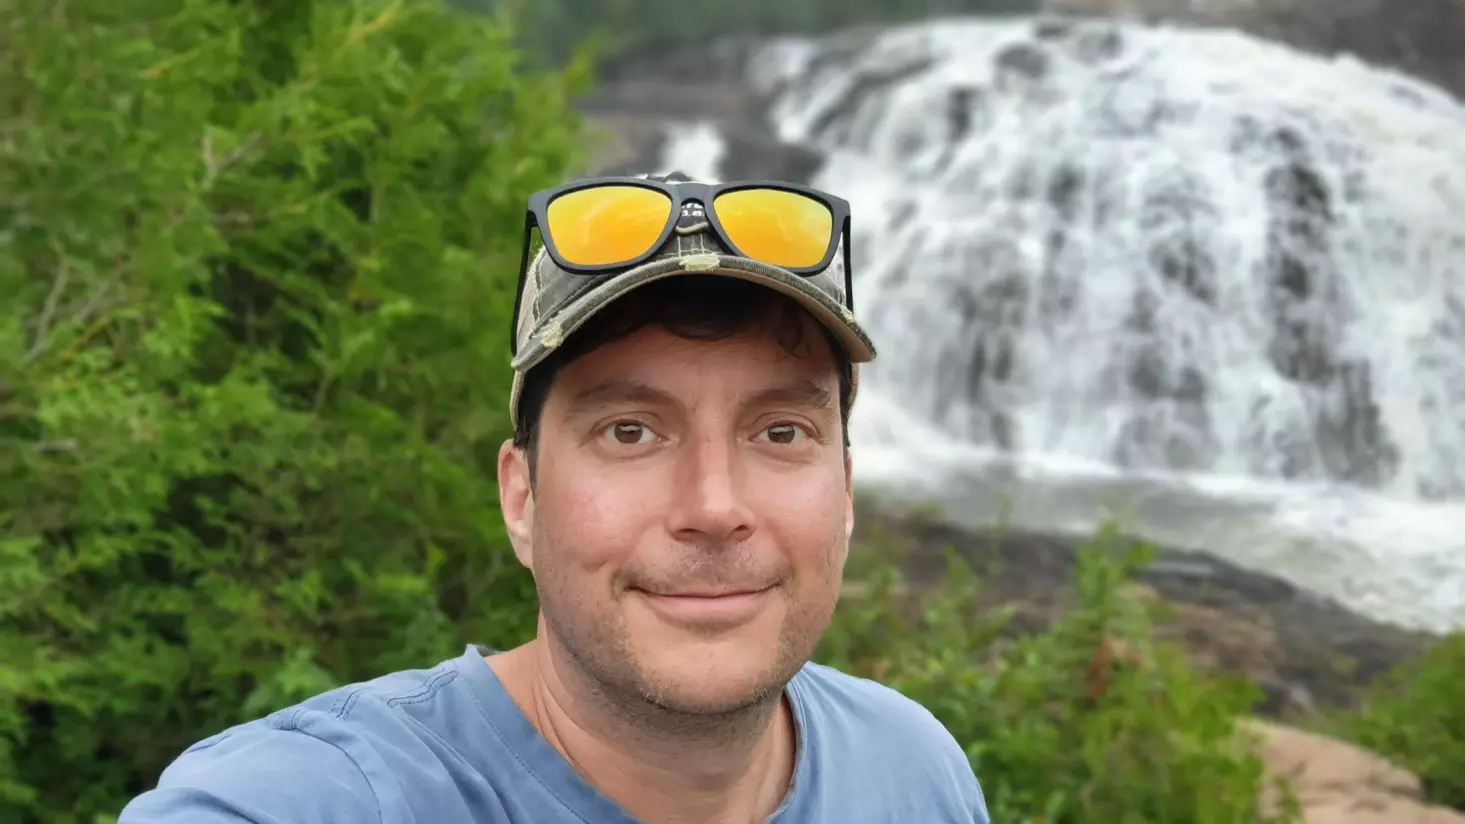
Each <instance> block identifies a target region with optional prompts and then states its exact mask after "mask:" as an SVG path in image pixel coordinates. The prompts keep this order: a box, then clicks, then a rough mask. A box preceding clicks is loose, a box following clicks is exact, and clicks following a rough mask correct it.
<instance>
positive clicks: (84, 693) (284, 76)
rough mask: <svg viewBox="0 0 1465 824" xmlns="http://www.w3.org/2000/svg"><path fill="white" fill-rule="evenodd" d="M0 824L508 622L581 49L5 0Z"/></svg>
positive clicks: (327, 12) (204, 0) (108, 793)
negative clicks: (540, 323)
mask: <svg viewBox="0 0 1465 824" xmlns="http://www.w3.org/2000/svg"><path fill="white" fill-rule="evenodd" d="M0 30H3V31H5V32H6V46H5V49H4V54H3V55H0V89H4V91H5V96H6V107H5V119H4V120H3V121H0V294H4V295H5V296H6V300H7V306H8V307H10V311H8V312H7V313H6V314H5V316H4V317H3V318H0V501H3V502H4V505H3V508H0V821H40V822H46V824H68V823H69V822H90V821H92V820H94V818H95V817H97V816H105V815H107V814H114V813H115V812H116V811H117V810H118V809H119V808H120V807H121V805H122V804H123V803H124V802H125V800H126V799H127V798H128V797H130V796H131V795H133V794H135V793H136V792H139V791H141V790H142V789H145V788H146V787H148V786H150V785H151V784H152V782H153V781H154V780H155V779H156V776H157V773H158V771H159V770H160V769H161V767H162V766H164V765H165V764H166V763H167V762H168V761H169V760H171V759H172V758H173V757H174V756H175V755H176V754H177V753H178V752H179V751H180V750H181V749H182V748H183V747H184V746H186V745H187V744H189V743H191V742H192V741H193V740H196V739H198V738H201V737H203V736H205V735H208V734H211V733H213V732H215V731H217V730H219V729H221V728H223V727H225V726H227V725H229V724H232V723H234V722H237V721H240V720H243V719H245V718H249V717H253V716H255V715H257V714H259V713H261V712H262V711H264V710H266V709H268V708H273V707H277V706H280V705H283V704H285V703H288V702H291V701H293V700H296V699H299V698H303V697H305V696H307V695H310V694H313V693H316V692H318V691H320V690H323V689H326V688H329V687H332V686H334V685H336V684H339V683H343V682H347V681H351V680H356V679H360V678H365V677H370V676H374V675H377V674H379V673H382V672H385V671H390V670H394V669H401V668H404V667H411V666H421V665H425V664H429V663H432V662H435V661H437V660H439V659H440V658H442V657H445V656H447V655H451V654H454V653H456V652H458V651H460V650H461V644H463V643H464V642H465V641H468V640H473V641H484V642H489V643H494V642H499V643H506V644H507V643H515V642H517V641H519V640H521V639H522V638H523V637H524V636H525V635H526V634H527V633H528V632H529V631H530V630H531V629H532V626H533V606H532V582H531V581H530V580H529V578H528V576H527V575H526V574H525V573H523V572H522V571H521V570H520V569H519V568H518V565H517V564H516V563H515V562H514V560H513V558H512V555H511V554H510V553H509V552H508V551H507V548H506V540H505V538H504V536H503V534H502V526H501V523H500V520H499V516H498V512H497V510H496V507H495V503H496V500H497V499H496V492H495V489H494V483H493V479H494V466H495V452H496V450H497V447H498V445H499V443H500V442H501V441H502V439H503V438H504V437H505V436H506V435H507V434H508V421H507V419H506V415H505V412H504V410H505V409H506V393H507V388H508V385H509V381H508V367H507V359H506V348H505V336H506V330H507V328H508V324H509V313H510V311H511V299H512V296H513V289H514V275H515V274H516V270H517V264H518V251H519V241H520V230H521V225H522V224H521V221H522V208H523V206H522V204H523V200H524V197H525V196H526V195H527V193H528V192H529V191H530V190H532V189H534V188H537V187H540V186H543V185H549V184H550V183H552V182H557V181H559V180H561V179H562V178H563V177H564V176H565V174H566V173H567V172H568V171H569V170H570V169H571V168H572V165H573V164H574V163H575V162H576V157H577V152H578V147H577V143H578V140H579V136H578V135H579V132H578V124H577V122H576V121H575V119H574V118H572V117H571V116H570V110H569V106H568V102H567V96H568V95H570V94H571V93H572V92H573V91H574V90H575V89H576V88H577V87H578V86H579V84H580V82H581V80H582V79H583V72H582V71H581V69H580V68H579V64H573V65H571V66H570V67H569V68H568V69H565V70H562V71H559V72H556V73H552V74H542V75H540V74H536V75H529V74H526V73H524V72H522V71H520V70H519V69H518V67H517V66H516V63H515V60H516V57H515V53H514V52H513V50H512V49H511V48H509V42H510V38H511V32H510V30H509V28H508V25H507V23H506V21H504V20H499V19H492V20H491V19H488V18H468V17H465V16H463V15H461V14H459V13H455V12H450V11H447V10H445V9H444V8H443V7H441V6H439V5H437V4H435V3H432V2H425V0H410V2H409V0H398V2H387V0H288V1H287V0H279V1H278V2H251V3H239V2H231V1H230V0H70V2H67V3H64V4H63V3H55V2H50V1H49V0H20V1H19V2H16V3H7V4H4V5H3V6H0Z"/></svg>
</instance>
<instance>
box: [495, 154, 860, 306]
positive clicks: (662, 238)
mask: <svg viewBox="0 0 1465 824" xmlns="http://www.w3.org/2000/svg"><path fill="white" fill-rule="evenodd" d="M684 216H686V217H690V218H695V219H703V218H705V220H706V222H707V225H708V226H709V227H710V228H711V231H712V232H713V234H715V235H716V236H717V238H718V239H719V240H720V241H722V243H723V244H724V245H725V246H726V247H727V248H728V250H729V251H731V252H732V253H733V254H734V255H737V256H739V257H745V258H750V259H752V260H756V261H758V262H760V263H766V264H769V265H771V266H777V267H779V268H780V269H784V270H786V271H788V272H791V273H793V274H795V275H804V276H810V275H815V274H818V273H820V272H822V271H824V270H825V269H828V268H829V266H830V264H832V263H833V262H834V256H835V254H836V253H837V252H838V251H839V250H840V249H841V248H843V250H844V294H845V302H846V304H847V305H849V306H850V308H853V303H854V297H853V291H852V288H851V287H852V285H853V284H852V282H851V272H850V265H849V264H850V261H849V249H850V237H849V232H850V207H849V202H848V201H846V200H844V199H842V198H839V197H836V196H834V195H831V194H829V193H827V192H821V191H819V190H818V189H812V188H809V187H807V186H798V185H795V184H791V183H783V182H777V181H743V182H736V183H720V184H707V183H663V182H661V181H656V180H646V179H643V178H636V177H602V178H593V179H589V180H580V181H575V182H572V183H568V184H565V185H563V186H558V187H555V188H552V189H545V190H543V191H539V192H535V193H534V194H532V195H530V196H529V209H528V213H527V215H526V216H525V220H524V248H523V257H522V260H521V261H520V265H519V294H518V295H516V296H515V307H514V327H513V328H517V327H518V315H519V306H518V303H519V300H520V299H521V298H522V295H523V289H524V279H525V276H526V275H527V273H528V266H529V257H530V255H529V245H530V240H531V238H532V232H533V230H535V229H538V230H539V235H540V238H541V239H542V240H543V242H544V249H545V252H546V253H547V254H548V255H549V257H550V259H551V260H553V261H554V263H555V265H557V266H558V267H559V268H561V269H563V270H564V271H566V272H569V273H572V274H579V275H590V276H604V275H608V274H612V273H614V272H615V271H616V270H623V269H630V268H633V267H635V266H637V265H639V264H641V263H644V262H646V261H647V260H649V259H651V258H652V257H654V256H655V255H656V254H657V252H658V251H659V250H660V249H661V247H662V245H663V244H665V243H666V242H667V240H668V239H669V238H670V237H671V235H672V232H673V231H674V230H675V229H676V226H677V222H678V221H679V220H680V219H681V218H682V217H684ZM841 240H842V241H843V245H842V246H841V243H840V241H841Z"/></svg>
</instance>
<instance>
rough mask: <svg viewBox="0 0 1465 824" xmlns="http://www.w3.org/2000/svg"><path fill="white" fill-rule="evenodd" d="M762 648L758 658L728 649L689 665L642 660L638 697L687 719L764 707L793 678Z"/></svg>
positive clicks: (663, 659) (668, 660)
mask: <svg viewBox="0 0 1465 824" xmlns="http://www.w3.org/2000/svg"><path fill="white" fill-rule="evenodd" d="M713 646H716V645H713ZM767 649H768V647H764V649H763V650H762V653H763V654H762V655H761V656H758V657H757V658H750V657H748V656H740V655H738V654H736V652H734V651H731V650H724V651H721V653H720V654H719V655H716V656H713V657H709V658H703V657H702V656H689V657H690V658H692V659H693V660H695V661H696V664H695V665H693V666H689V661H688V660H687V659H682V660H680V661H678V660H675V659H674V658H672V657H670V656H668V655H665V654H658V655H657V656H656V657H655V658H654V659H653V660H649V661H648V660H645V659H643V660H642V666H641V667H639V668H638V669H640V671H641V672H640V675H641V678H640V681H641V696H642V698H644V699H646V700H647V701H649V702H650V703H652V704H654V705H655V706H657V707H660V708H661V709H664V710H667V711H670V712H677V713H683V714H686V715H726V714H730V713H736V712H740V711H742V710H746V709H749V708H752V707H756V706H760V705H766V704H768V703H771V702H773V701H775V700H777V698H778V696H780V695H781V694H782V693H783V688H784V686H785V685H786V684H787V683H788V679H789V678H790V677H792V674H793V673H792V672H786V671H785V670H787V669H788V668H787V667H782V666H780V665H779V662H777V661H770V660H768V659H767ZM666 652H673V651H672V650H667V651H666ZM794 669H795V671H797V668H794Z"/></svg>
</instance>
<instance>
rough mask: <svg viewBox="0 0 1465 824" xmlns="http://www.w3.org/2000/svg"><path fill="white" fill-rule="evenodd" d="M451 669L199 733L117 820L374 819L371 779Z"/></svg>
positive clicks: (408, 737) (446, 665)
mask: <svg viewBox="0 0 1465 824" xmlns="http://www.w3.org/2000/svg"><path fill="white" fill-rule="evenodd" d="M452 665H453V662H452V661H451V660H450V661H445V662H443V663H442V664H439V665H438V666H436V667H433V668H432V669H420V670H402V671H399V672H394V673H390V674H387V675H383V676H380V677H378V678H374V679H372V680H369V681H362V682H357V683H352V684H347V685H345V686H341V687H337V688H335V689H332V690H329V691H327V692H324V693H320V694H318V695H315V696H313V697H311V698H308V699H306V700H304V701H301V702H299V703H297V704H294V705H292V706H289V707H285V708H283V709H280V710H277V711H275V712H271V713H269V714H268V715H266V716H264V717H262V718H257V719H255V720H251V721H248V722H245V723H241V724H237V725H235V726H232V727H229V728H228V729H225V730H223V731H221V732H218V733H216V734H214V735H211V736H209V737H207V738H204V739H202V740H200V741H198V742H197V743H195V744H193V745H192V746H190V747H188V748H187V749H186V750H184V751H183V752H182V753H181V754H180V755H179V756H178V757H177V758H176V759H175V760H174V761H173V762H172V763H171V764H169V765H168V766H167V767H166V768H165V769H164V770H163V773H162V774H161V775H160V776H159V779H158V785H157V787H156V788H155V789H153V790H150V791H148V792H146V793H143V794H142V795H140V796H138V797H137V798H136V799H134V800H133V802H132V803H131V804H129V805H128V806H127V808H126V809H124V811H123V813H122V816H121V818H120V819H119V824H134V823H135V824H153V822H168V823H169V824H171V822H174V821H180V822H181V821H197V822H204V823H205V824H211V822H213V821H221V822H222V821H230V822H234V821H238V820H240V819H239V818H237V817H234V816H236V815H244V816H245V818H244V820H249V821H256V820H257V821H271V822H272V821H291V822H301V824H305V823H306V822H316V821H320V822H333V821H340V820H347V819H349V820H358V821H363V822H370V821H379V820H381V817H382V803H381V799H380V798H379V797H378V783H379V780H380V779H381V778H382V776H383V775H385V774H388V773H389V772H390V770H391V767H392V764H391V762H392V760H393V751H394V750H395V751H402V750H412V749H416V748H417V747H419V746H420V741H421V735H422V733H421V731H420V729H418V726H419V725H417V724H415V723H414V722H413V719H412V710H413V709H414V708H416V707H418V706H420V705H421V704H423V703H424V702H428V701H431V699H432V698H433V697H434V696H435V695H436V694H437V693H438V692H439V691H440V689H441V687H442V686H444V685H445V684H446V683H448V682H449V681H451V680H452V679H453V677H454V675H455V672H456V671H455V669H454V667H453V666H452ZM210 816H214V817H212V818H211V817H210Z"/></svg>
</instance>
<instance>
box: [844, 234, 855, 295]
mask: <svg viewBox="0 0 1465 824" xmlns="http://www.w3.org/2000/svg"><path fill="white" fill-rule="evenodd" d="M849 224H850V222H849V218H845V219H844V239H843V240H842V241H841V245H842V246H844V300H845V302H846V303H847V304H849V306H848V308H849V310H850V311H851V312H854V311H855V270H854V267H853V266H851V265H850V249H849V247H850V225H849Z"/></svg>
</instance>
